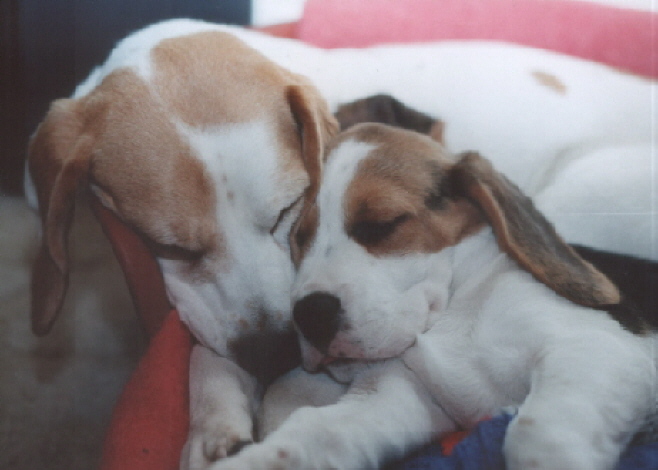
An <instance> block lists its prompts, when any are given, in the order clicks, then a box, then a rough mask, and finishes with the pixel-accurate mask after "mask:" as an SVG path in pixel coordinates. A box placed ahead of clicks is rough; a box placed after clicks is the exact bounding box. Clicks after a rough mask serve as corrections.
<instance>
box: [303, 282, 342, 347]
mask: <svg viewBox="0 0 658 470" xmlns="http://www.w3.org/2000/svg"><path fill="white" fill-rule="evenodd" d="M292 316H293V318H294V319H295V323H296V324H297V327H298V328H299V330H300V331H301V333H302V334H303V335H304V337H305V338H306V339H307V340H308V341H309V342H310V343H311V344H312V345H313V346H315V347H316V348H318V349H319V350H320V351H322V352H326V350H327V347H328V346H329V344H330V343H331V341H332V340H333V339H334V336H336V333H337V332H338V328H339V326H340V316H341V306H340V299H339V298H338V297H336V296H335V295H331V294H327V293H326V292H313V293H311V294H309V295H307V296H306V297H304V298H302V299H300V300H298V301H297V302H295V306H294V307H293V309H292Z"/></svg>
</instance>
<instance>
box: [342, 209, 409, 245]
mask: <svg viewBox="0 0 658 470" xmlns="http://www.w3.org/2000/svg"><path fill="white" fill-rule="evenodd" d="M410 217H411V215H410V214H401V215H398V216H397V217H394V218H393V219H389V220H384V221H379V220H375V221H372V220H363V221H360V222H356V223H355V224H354V225H353V226H352V229H351V230H350V231H349V234H350V236H351V237H352V238H353V239H354V240H356V242H357V243H360V244H361V245H363V246H375V245H377V244H379V243H381V242H383V241H384V240H386V239H387V238H388V237H390V236H391V235H392V234H393V233H394V232H395V230H396V229H397V228H398V227H399V226H400V225H402V224H403V223H405V222H406V221H407V220H409V218H410Z"/></svg>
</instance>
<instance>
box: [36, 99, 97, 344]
mask: <svg viewBox="0 0 658 470" xmlns="http://www.w3.org/2000/svg"><path fill="white" fill-rule="evenodd" d="M77 105H78V103H77V102H76V101H75V100H71V99H64V100H58V101H55V102H54V103H53V104H52V106H51V108H50V110H49V112H48V114H47V115H46V118H45V120H44V121H43V122H42V123H41V125H40V126H39V128H38V129H37V131H36V133H35V134H34V136H33V137H32V139H31V140H30V144H29V147H28V155H27V159H28V160H27V164H28V170H29V173H30V176H31V178H32V181H33V183H34V187H35V188H36V191H37V197H38V201H39V212H40V215H41V224H42V242H41V248H40V250H39V254H38V256H37V258H36V261H35V263H34V266H33V268H32V330H33V331H34V332H35V333H36V334H39V335H42V334H45V333H47V332H48V331H49V330H50V328H51V326H52V324H53V322H54V321H55V318H56V317H57V314H58V313H59V311H60V309H61V307H62V303H63V300H64V294H65V292H66V289H67V287H68V274H69V259H68V247H67V238H68V232H69V228H70V226H71V221H72V219H73V212H74V204H75V197H76V193H77V189H78V187H80V184H81V182H83V181H84V180H85V178H86V174H87V170H88V167H89V156H90V154H91V149H92V146H93V144H94V139H93V137H92V136H91V135H85V134H84V133H83V122H82V119H81V116H80V113H79V112H78V109H77Z"/></svg>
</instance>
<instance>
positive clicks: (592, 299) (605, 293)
mask: <svg viewBox="0 0 658 470" xmlns="http://www.w3.org/2000/svg"><path fill="white" fill-rule="evenodd" d="M452 173H453V181H454V187H455V188H456V190H457V191H458V192H459V193H460V194H461V195H463V196H465V197H467V198H468V199H470V200H471V201H473V202H475V203H476V204H477V205H478V206H479V207H480V208H481V209H482V211H483V212H484V214H485V215H486V217H487V219H488V220H489V222H490V223H491V225H492V227H493V229H494V233H495V234H496V238H497V240H498V243H499V245H500V247H501V249H502V250H503V251H505V252H506V253H507V254H508V255H509V256H510V257H512V258H513V259H514V260H515V261H516V262H518V263H519V265H521V266H522V267H523V268H524V269H526V270H528V271H529V272H530V273H532V274H533V276H535V278H537V279H538V280H539V281H541V282H542V283H544V284H546V285H547V286H548V287H550V288H551V289H553V290H554V291H555V292H557V293H558V294H559V295H561V296H563V297H566V298H567V299H569V300H571V301H573V302H575V303H578V304H581V305H585V306H588V307H600V306H604V305H609V304H617V303H619V301H620V298H621V295H620V293H619V290H618V289H617V287H616V286H615V285H614V284H613V283H612V282H611V281H610V280H609V279H608V278H607V277H606V276H605V275H604V274H603V273H601V272H600V271H598V270H597V269H596V268H594V267H593V266H592V265H591V264H589V263H587V262H586V261H585V260H583V259H582V258H581V257H580V256H579V255H578V254H577V253H576V252H575V251H574V250H573V249H572V248H571V247H570V246H569V245H567V244H566V243H565V242H564V240H563V239H562V238H561V237H560V236H559V235H558V234H557V233H556V232H555V229H554V228H553V226H552V225H551V224H550V223H549V222H548V221H547V220H546V218H545V217H544V216H543V215H542V214H541V213H540V212H539V211H538V210H537V209H536V208H535V206H534V204H533V203H532V201H531V200H530V198H528V197H527V196H525V195H524V194H523V193H521V191H520V190H519V189H518V188H517V187H516V186H515V185H514V184H513V183H511V182H510V181H509V180H508V179H507V178H505V177H504V176H503V175H501V174H500V173H498V172H496V171H495V170H494V169H493V167H492V166H491V164H490V163H489V161H487V160H486V159H484V158H482V157H480V156H479V155H478V154H476V153H466V154H464V155H462V156H461V158H460V160H459V162H458V163H457V164H456V165H455V167H454V168H453V170H452Z"/></svg>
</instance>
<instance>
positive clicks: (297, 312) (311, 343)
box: [291, 124, 619, 369]
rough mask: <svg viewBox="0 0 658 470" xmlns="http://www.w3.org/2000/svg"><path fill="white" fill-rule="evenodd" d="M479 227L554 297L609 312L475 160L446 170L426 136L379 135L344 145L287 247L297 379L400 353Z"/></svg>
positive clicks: (377, 128)
mask: <svg viewBox="0 0 658 470" xmlns="http://www.w3.org/2000/svg"><path fill="white" fill-rule="evenodd" d="M486 227H491V228H492V229H493V232H494V233H495V235H496V239H497V242H498V246H499V247H500V249H501V250H502V251H503V252H505V253H506V254H507V255H508V256H509V257H510V258H512V259H513V260H514V261H515V262H516V263H518V264H519V265H520V266H521V267H522V268H523V269H525V270H526V271H529V272H530V273H531V274H532V275H533V276H534V277H535V278H536V279H538V280H539V281H540V282H542V283H544V284H546V285H547V286H548V287H550V288H551V289H553V290H554V291H555V292H557V293H558V294H560V295H561V296H563V297H566V298H568V299H570V300H572V301H574V302H576V303H579V304H583V305H588V306H600V305H604V304H613V303H616V302H618V300H619V293H618V291H617V289H616V288H615V287H614V285H613V284H612V283H611V282H610V281H609V280H608V279H607V278H606V277H605V276H603V275H602V274H601V273H600V272H598V271H597V270H595V269H594V268H593V267H592V266H591V265H589V264H588V263H586V262H584V261H583V260H582V259H581V258H580V257H579V256H578V255H577V254H576V253H575V252H574V251H573V250H572V249H571V248H570V247H569V246H568V245H566V244H565V243H564V242H563V241H562V239H561V238H560V237H559V236H558V235H557V234H556V233H555V231H554V229H553V227H552V226H551V225H550V224H549V223H548V222H547V221H546V219H545V218H544V217H543V216H542V215H541V214H540V213H539V212H538V211H537V210H536V209H535V208H534V206H533V204H532V202H531V201H530V200H529V199H528V198H527V197H526V196H524V195H523V194H522V193H521V192H520V191H519V190H518V188H516V187H515V186H514V185H513V184H512V183H511V182H509V181H508V180H507V179H506V178H505V177H504V176H502V175H501V174H499V173H497V172H496V171H495V170H494V169H493V168H492V166H491V164H490V163H489V162H488V161H487V160H485V159H483V158H482V157H480V156H479V155H477V154H475V153H467V154H463V155H460V156H458V157H457V158H455V157H452V156H451V155H450V154H449V153H448V152H447V151H446V150H445V148H444V147H443V146H442V145H441V144H440V143H438V142H436V141H434V140H432V139H431V138H429V137H427V136H424V135H421V134H419V133H416V132H412V131H407V130H402V129H396V128H393V127H389V126H385V125H381V124H361V125H358V126H355V127H354V128H352V129H351V130H348V131H347V132H344V133H342V134H341V135H340V136H339V137H338V138H337V139H336V140H335V141H334V142H333V143H332V144H331V148H330V151H329V155H328V159H327V164H326V166H325V172H324V177H323V182H322V185H321V187H320V190H319V192H318V195H317V198H316V200H315V203H314V204H308V205H307V207H306V208H305V209H304V212H303V215H302V217H301V218H300V220H299V221H298V223H297V224H296V226H295V228H294V229H293V235H292V238H291V240H292V247H293V254H294V257H295V260H296V262H297V263H298V264H299V274H298V276H297V280H296V282H295V285H294V287H293V300H294V302H295V303H294V308H293V317H294V321H295V324H296V326H297V329H298V330H299V332H300V333H301V335H300V336H301V344H302V352H303V355H304V360H305V366H306V368H308V369H316V368H318V367H319V365H321V364H322V363H329V362H332V361H333V360H335V359H340V358H347V359H367V360H373V359H384V358H389V357H392V356H396V355H399V354H400V353H402V352H403V351H404V350H406V349H407V348H408V347H409V346H411V345H412V344H413V343H414V341H415V340H416V336H417V335H418V334H419V333H422V332H424V331H426V330H427V329H428V328H429V327H431V326H432V322H433V320H434V319H436V315H439V314H440V313H441V311H442V310H444V309H445V307H446V305H447V304H448V302H449V300H450V296H451V295H452V293H453V290H454V283H455V276H454V274H455V273H454V272H453V257H454V254H455V249H454V247H456V246H458V245H459V244H460V243H461V242H462V241H464V240H465V239H466V238H468V237H470V236H472V235H474V234H475V233H478V232H480V231H482V230H483V229H485V228H486ZM472 262H473V263H477V262H478V261H477V259H474V260H472ZM476 271H477V270H476ZM459 281H460V283H461V282H464V281H465V280H463V279H461V280H459ZM474 282H475V281H474Z"/></svg>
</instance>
